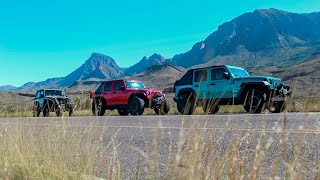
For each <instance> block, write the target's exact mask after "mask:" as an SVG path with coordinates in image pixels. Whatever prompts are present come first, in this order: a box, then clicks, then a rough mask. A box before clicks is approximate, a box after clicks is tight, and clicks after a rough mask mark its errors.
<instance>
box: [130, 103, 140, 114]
mask: <svg viewBox="0 0 320 180" xmlns="http://www.w3.org/2000/svg"><path fill="white" fill-rule="evenodd" d="M137 109H138V104H137V103H136V102H133V103H132V104H131V110H132V111H134V112H136V111H137Z"/></svg>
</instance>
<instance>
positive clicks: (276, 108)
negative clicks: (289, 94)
mask: <svg viewBox="0 0 320 180" xmlns="http://www.w3.org/2000/svg"><path fill="white" fill-rule="evenodd" d="M286 108H287V102H286V101H283V102H277V103H276V104H275V103H273V105H272V106H271V107H270V108H269V111H270V112H272V113H282V112H283V111H284V110H286Z"/></svg>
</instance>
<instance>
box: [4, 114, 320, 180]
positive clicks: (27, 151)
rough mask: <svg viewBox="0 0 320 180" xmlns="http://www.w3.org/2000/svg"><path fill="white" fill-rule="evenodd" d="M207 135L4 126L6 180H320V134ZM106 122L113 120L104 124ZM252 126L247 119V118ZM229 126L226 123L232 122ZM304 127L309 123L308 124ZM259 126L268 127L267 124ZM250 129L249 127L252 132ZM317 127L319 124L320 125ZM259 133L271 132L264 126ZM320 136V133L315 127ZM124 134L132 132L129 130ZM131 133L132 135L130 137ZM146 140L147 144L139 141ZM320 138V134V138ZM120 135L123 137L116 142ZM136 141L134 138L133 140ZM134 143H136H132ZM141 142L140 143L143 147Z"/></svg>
mask: <svg viewBox="0 0 320 180" xmlns="http://www.w3.org/2000/svg"><path fill="white" fill-rule="evenodd" d="M286 118H287V117H284V118H283V119H279V120H278V121H277V122H275V124H274V127H273V128H272V129H273V130H274V131H273V132H270V130H268V129H267V128H261V129H256V130H241V129H233V127H232V126H231V125H230V126H228V125H227V126H226V128H223V129H210V128H206V127H203V124H201V123H199V121H200V120H201V119H197V118H195V119H194V120H192V121H185V120H183V119H182V120H181V125H180V127H178V128H176V129H174V128H173V129H170V128H167V127H166V126H163V125H162V124H161V123H162V120H161V119H160V118H159V125H158V126H157V127H159V128H154V129H150V130H148V129H144V127H143V126H141V127H140V128H139V129H136V131H133V132H132V134H126V133H124V134H125V137H127V138H128V139H126V138H125V137H124V136H123V135H122V136H121V135H120V132H119V131H120V130H121V128H116V130H115V129H114V128H108V127H98V126H97V125H98V124H99V122H98V121H95V120H93V121H92V122H91V123H90V124H82V125H81V126H80V125H79V124H77V123H76V122H70V121H68V120H67V119H64V118H61V119H60V118H59V120H51V121H49V120H40V119H41V118H40V119H39V118H35V119H33V120H28V121H16V122H14V123H10V122H8V121H7V122H6V123H4V122H2V123H1V125H0V144H1V146H0V177H1V179H96V178H104V179H270V178H271V179H277V178H278V179H304V178H305V179H314V178H317V177H319V176H320V172H319V170H317V168H319V161H320V160H319V149H316V148H317V147H319V146H318V145H317V143H318V142H319V139H315V138H319V134H317V135H316V134H309V132H307V131H306V129H304V128H303V123H302V124H301V128H299V129H298V130H296V131H295V132H293V131H291V130H290V129H286V125H285V124H286ZM105 120H106V121H107V120H108V119H105ZM248 121H249V118H248ZM231 122H232V120H231V119H229V120H227V122H226V123H231ZM303 122H307V118H306V119H305V121H303ZM261 123H264V121H263V120H262V121H261ZM253 125H254V124H252V125H250V124H249V125H248V126H249V127H250V126H253ZM318 126H319V125H318ZM261 127H266V125H264V124H261ZM317 129H318V131H319V129H320V128H319V127H318V128H317ZM125 132H127V131H125ZM129 132H130V131H129V130H128V133H129ZM139 133H142V134H143V137H140V136H139V135H138V134H139ZM318 133H319V132H318ZM118 136H119V137H118ZM135 136H137V137H135ZM130 137H131V138H130ZM139 143H142V145H141V144H139Z"/></svg>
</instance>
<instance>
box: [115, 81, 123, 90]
mask: <svg viewBox="0 0 320 180" xmlns="http://www.w3.org/2000/svg"><path fill="white" fill-rule="evenodd" d="M123 87H124V86H123V82H122V81H117V82H115V83H114V90H115V91H118V90H121V88H123Z"/></svg>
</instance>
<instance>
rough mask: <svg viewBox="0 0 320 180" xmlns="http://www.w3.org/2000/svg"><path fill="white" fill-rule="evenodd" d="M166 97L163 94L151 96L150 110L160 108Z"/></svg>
mask: <svg viewBox="0 0 320 180" xmlns="http://www.w3.org/2000/svg"><path fill="white" fill-rule="evenodd" d="M166 100H167V99H166V96H165V94H164V93H158V94H156V95H154V96H153V98H152V100H151V108H152V109H155V108H157V107H160V106H161V105H162V104H163V103H164V102H166Z"/></svg>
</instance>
